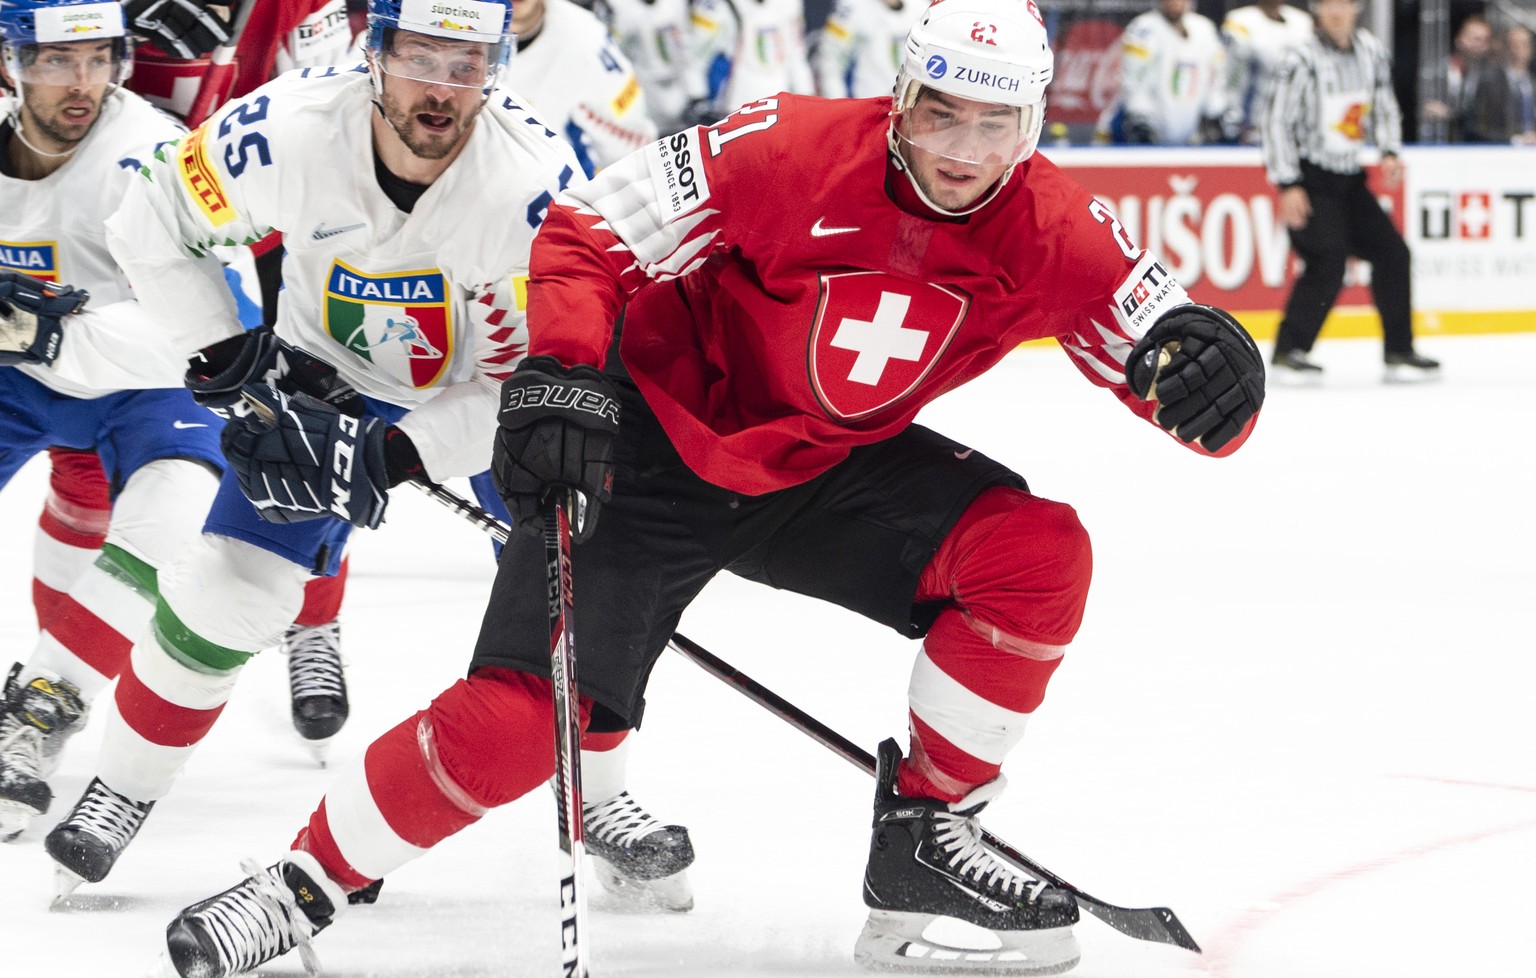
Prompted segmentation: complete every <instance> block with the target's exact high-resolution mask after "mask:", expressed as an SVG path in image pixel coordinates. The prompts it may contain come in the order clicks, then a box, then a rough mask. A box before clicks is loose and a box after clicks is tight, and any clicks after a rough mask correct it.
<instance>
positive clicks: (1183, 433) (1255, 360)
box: [1125, 304, 1264, 452]
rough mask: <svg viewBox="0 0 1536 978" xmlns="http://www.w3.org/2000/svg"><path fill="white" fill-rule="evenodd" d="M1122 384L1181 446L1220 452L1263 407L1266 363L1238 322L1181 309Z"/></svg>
mask: <svg viewBox="0 0 1536 978" xmlns="http://www.w3.org/2000/svg"><path fill="white" fill-rule="evenodd" d="M1125 367H1126V369H1125V379H1126V383H1127V384H1129V385H1130V388H1131V391H1132V392H1133V393H1134V394H1135V395H1136V396H1137V397H1139V398H1141V399H1142V400H1144V401H1148V400H1154V401H1157V412H1156V413H1155V414H1154V415H1153V420H1155V421H1156V422H1157V423H1158V425H1159V426H1160V427H1162V428H1163V429H1164V430H1166V431H1168V432H1171V433H1172V434H1173V436H1174V437H1176V438H1178V439H1179V441H1182V442H1185V443H1188V442H1198V443H1199V445H1200V447H1201V448H1204V449H1205V450H1206V451H1208V452H1215V451H1218V450H1219V449H1220V448H1221V446H1223V445H1225V444H1226V443H1227V442H1229V441H1231V440H1232V439H1233V438H1235V437H1236V436H1237V434H1238V432H1240V431H1242V430H1243V426H1244V425H1246V424H1247V423H1248V421H1249V419H1250V418H1252V417H1253V416H1254V415H1255V414H1258V413H1259V407H1260V406H1261V405H1262V404H1263V403H1264V358H1263V357H1262V356H1260V355H1259V348H1258V347H1257V346H1256V345H1254V342H1253V338H1252V337H1250V336H1249V335H1248V333H1247V331H1246V330H1244V329H1243V327H1241V326H1239V325H1238V324H1237V320H1235V319H1233V318H1232V317H1231V316H1229V315H1227V314H1226V313H1224V312H1222V311H1221V310H1220V309H1215V308H1212V307H1211V306H1202V305H1196V304H1190V305H1186V306H1178V307H1176V308H1174V309H1173V310H1172V311H1170V312H1168V313H1166V314H1165V315H1164V316H1163V317H1162V318H1161V319H1159V320H1158V321H1157V322H1156V323H1154V324H1153V325H1152V328H1151V329H1149V330H1148V331H1147V335H1145V336H1143V337H1142V338H1141V341H1140V342H1138V343H1137V344H1136V347H1135V349H1133V350H1132V351H1131V356H1130V359H1128V360H1126V362H1125Z"/></svg>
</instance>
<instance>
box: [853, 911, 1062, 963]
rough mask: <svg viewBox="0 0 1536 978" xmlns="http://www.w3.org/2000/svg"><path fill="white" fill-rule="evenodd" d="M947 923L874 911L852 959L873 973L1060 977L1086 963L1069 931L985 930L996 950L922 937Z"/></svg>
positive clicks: (926, 916)
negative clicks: (898, 972) (957, 944)
mask: <svg viewBox="0 0 1536 978" xmlns="http://www.w3.org/2000/svg"><path fill="white" fill-rule="evenodd" d="M947 920H948V918H942V917H937V916H935V915H933V914H921V913H902V912H899V911H892V910H871V911H870V912H869V919H868V920H867V921H865V923H864V930H863V931H862V932H861V933H860V934H859V939H858V941H857V942H856V943H855V944H854V949H853V959H854V961H855V962H857V963H858V964H859V965H860V966H861V967H864V968H868V969H870V970H874V971H911V972H925V973H929V974H960V975H1059V974H1061V973H1062V972H1064V971H1069V970H1071V969H1072V968H1073V967H1075V966H1076V965H1077V963H1078V961H1080V960H1081V959H1082V951H1081V950H1080V949H1079V948H1078V946H1077V938H1076V937H1075V936H1074V935H1073V933H1072V928H1071V927H1052V928H1049V929H1046V930H1031V931H987V932H986V933H988V934H990V935H991V936H992V938H993V939H994V940H995V941H996V942H997V943H998V944H999V945H1000V946H999V947H996V948H966V947H955V946H953V945H949V944H945V943H943V942H941V941H938V940H933V939H931V938H929V937H925V936H924V935H925V931H928V930H929V927H930V925H932V924H934V923H935V922H945V921H947ZM978 929H979V928H978Z"/></svg>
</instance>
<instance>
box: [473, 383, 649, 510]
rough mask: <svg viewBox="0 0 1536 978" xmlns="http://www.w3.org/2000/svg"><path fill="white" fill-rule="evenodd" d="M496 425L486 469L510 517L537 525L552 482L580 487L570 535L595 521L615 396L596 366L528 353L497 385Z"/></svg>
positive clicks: (607, 481)
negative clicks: (567, 364) (582, 504)
mask: <svg viewBox="0 0 1536 978" xmlns="http://www.w3.org/2000/svg"><path fill="white" fill-rule="evenodd" d="M498 420H499V421H500V422H501V427H500V428H498V429H497V431H496V447H495V451H494V453H493V454H492V456H491V475H492V477H493V478H494V479H495V480H496V490H497V491H498V492H500V493H501V498H502V499H503V500H504V501H505V502H506V504H507V509H508V510H510V511H511V513H512V519H513V521H514V522H515V523H516V524H517V525H518V526H519V527H520V528H521V529H523V530H525V531H527V532H529V533H533V534H543V532H544V511H543V506H544V501H545V498H546V497H547V496H548V494H549V492H550V490H551V489H554V488H556V487H564V488H567V489H572V490H575V491H576V492H579V493H581V495H582V496H583V497H584V499H583V501H584V502H585V504H586V505H585V511H584V512H582V511H581V509H582V507H578V519H577V520H576V523H577V525H576V526H573V527H571V535H572V537H573V538H574V539H576V540H585V539H587V538H588V537H590V536H591V535H592V531H593V530H594V529H595V528H596V527H597V511H598V506H599V504H601V503H605V502H607V501H608V500H609V499H611V498H613V440H614V438H615V437H617V435H618V433H619V400H618V395H617V394H615V393H614V390H613V385H611V384H609V383H608V380H607V378H605V377H604V376H603V375H602V372H601V371H599V370H598V369H597V368H595V367H589V366H585V365H578V366H575V367H571V368H570V369H567V368H565V367H563V366H561V365H560V361H558V360H556V359H555V358H554V357H529V358H528V359H526V360H524V361H523V362H522V363H520V364H518V366H517V370H516V371H514V372H513V374H512V376H510V377H508V378H507V379H506V382H505V383H503V384H502V385H501V413H500V415H498Z"/></svg>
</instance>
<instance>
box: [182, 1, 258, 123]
mask: <svg viewBox="0 0 1536 978" xmlns="http://www.w3.org/2000/svg"><path fill="white" fill-rule="evenodd" d="M260 2H261V0H240V9H239V10H237V11H236V12H235V21H234V23H233V24H231V25H230V28H229V40H227V41H225V42H224V43H223V44H220V45H219V46H218V47H216V48H214V49H213V53H212V54H211V55H209V56H208V70H207V71H205V72H203V77H202V80H201V81H199V82H198V85H197V95H196V96H194V97H193V99H192V107H191V108H189V109H187V128H188V129H196V128H197V127H198V126H200V125H202V124H203V123H204V122H205V121H207V119H208V117H209V116H211V115H213V113H214V110H216V109H217V108H218V107H219V106H221V105H223V104H224V102H225V101H226V100H228V98H229V93H230V92H231V91H233V90H234V87H235V49H236V48H238V47H239V46H240V38H241V36H242V35H244V34H245V25H246V24H248V23H249V22H250V20H251V11H252V10H254V9H255V8H256V5H257V4H258V3H260Z"/></svg>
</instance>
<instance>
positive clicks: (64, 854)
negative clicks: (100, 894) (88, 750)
mask: <svg viewBox="0 0 1536 978" xmlns="http://www.w3.org/2000/svg"><path fill="white" fill-rule="evenodd" d="M154 807H155V803H154V802H152V801H134V800H133V799H132V798H129V797H128V796H127V795H120V794H118V793H117V792H115V791H113V790H112V789H111V788H109V787H107V786H106V785H105V784H103V783H102V780H101V779H100V778H92V779H91V783H90V784H89V785H87V786H86V789H85V794H83V795H81V796H80V800H79V801H77V802H75V807H74V808H73V809H71V810H70V813H69V814H68V815H67V816H65V818H64V821H62V822H60V823H59V824H58V825H55V826H54V827H53V831H52V832H49V833H48V837H47V838H46V839H44V840H43V848H45V849H47V850H48V855H50V856H52V857H53V861H54V862H55V863H57V864H58V866H57V867H56V869H55V875H54V884H55V886H56V887H57V893H56V894H55V897H54V899H56V900H62V899H63V898H64V897H67V896H69V895H70V894H71V893H73V892H74V889H75V887H77V886H79V885H80V884H81V883H82V882H86V883H100V882H101V881H102V880H104V879H106V878H107V874H108V873H110V872H112V866H113V865H114V864H115V863H116V862H117V858H118V857H119V856H121V855H122V854H123V850H124V849H126V848H128V843H130V842H132V841H133V837H134V836H136V835H138V834H139V828H140V827H141V826H143V824H144V820H145V819H147V818H149V810H150V809H151V808H154Z"/></svg>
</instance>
